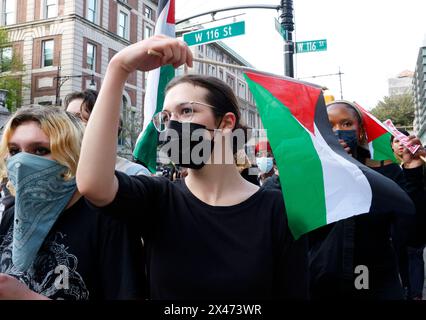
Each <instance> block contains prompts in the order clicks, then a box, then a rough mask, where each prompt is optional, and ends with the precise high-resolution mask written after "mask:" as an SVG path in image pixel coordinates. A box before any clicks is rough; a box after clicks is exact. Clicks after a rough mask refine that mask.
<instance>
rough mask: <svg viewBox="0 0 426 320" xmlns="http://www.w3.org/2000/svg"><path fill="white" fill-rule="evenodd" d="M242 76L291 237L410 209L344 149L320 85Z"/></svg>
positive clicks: (400, 196)
mask: <svg viewBox="0 0 426 320" xmlns="http://www.w3.org/2000/svg"><path fill="white" fill-rule="evenodd" d="M245 77H246V80H247V82H248V84H249V87H250V90H251V92H252V94H253V96H254V98H255V101H256V105H257V108H258V110H259V114H260V117H261V119H262V123H263V125H264V127H265V129H266V130H267V136H268V140H269V142H270V145H271V147H272V151H273V153H274V157H275V160H276V162H277V166H278V170H279V174H280V182H281V187H282V191H283V197H284V202H285V206H286V211H287V216H288V221H289V227H290V229H291V231H292V233H293V236H294V237H295V238H298V237H299V236H300V235H302V234H304V233H306V232H309V231H311V230H314V229H316V228H318V227H321V226H323V225H326V224H329V223H332V222H335V221H338V220H341V219H345V218H348V217H351V216H354V215H359V214H362V213H367V212H375V213H380V212H384V213H389V212H396V211H397V210H400V211H403V210H405V211H407V210H408V209H409V208H410V203H411V202H410V200H409V198H408V196H407V195H406V194H405V192H403V191H402V189H400V188H399V187H398V185H397V184H395V183H394V182H393V181H391V180H390V179H388V178H386V177H384V176H382V175H381V174H379V173H377V172H375V171H373V170H371V169H369V168H367V167H366V166H364V165H362V164H361V163H359V162H358V161H356V160H355V159H354V158H352V157H351V156H349V155H348V154H347V153H346V152H345V151H344V149H343V148H342V146H341V145H340V144H339V142H338V140H337V138H336V136H335V135H334V134H333V131H332V129H331V126H330V124H329V121H328V116H327V110H326V106H325V103H324V98H323V95H322V90H321V87H319V86H316V85H312V84H308V83H304V82H299V81H296V80H294V79H292V78H282V77H276V76H267V75H262V74H258V73H253V72H246V74H245ZM411 206H412V205H411ZM407 208H408V209H407Z"/></svg>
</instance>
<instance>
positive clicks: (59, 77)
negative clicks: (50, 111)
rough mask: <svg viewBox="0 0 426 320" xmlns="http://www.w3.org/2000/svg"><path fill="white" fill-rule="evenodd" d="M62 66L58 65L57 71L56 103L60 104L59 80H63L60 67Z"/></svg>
mask: <svg viewBox="0 0 426 320" xmlns="http://www.w3.org/2000/svg"><path fill="white" fill-rule="evenodd" d="M60 68H61V67H60V66H59V65H58V71H57V72H56V77H55V78H56V101H55V105H56V106H59V82H60V81H61V75H60V70H61V69H60Z"/></svg>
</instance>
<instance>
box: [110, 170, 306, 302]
mask: <svg viewBox="0 0 426 320" xmlns="http://www.w3.org/2000/svg"><path fill="white" fill-rule="evenodd" d="M116 176H117V178H118V180H119V189H118V192H117V195H116V198H115V199H114V201H113V202H112V203H111V204H110V205H109V206H107V208H106V209H107V210H108V211H109V212H110V213H111V214H115V215H120V216H123V215H124V217H125V218H126V219H128V220H129V221H131V222H132V224H134V225H138V226H139V229H140V232H141V235H142V237H143V239H144V242H145V247H146V250H147V272H148V279H149V285H150V296H151V298H153V299H215V298H216V299H262V298H266V299H267V298H277V297H284V298H302V299H305V298H307V295H308V290H307V260H306V259H307V257H306V249H307V248H306V242H304V241H297V242H295V241H294V239H293V237H292V235H291V233H290V231H289V229H288V224H287V216H286V214H285V208H284V202H283V198H282V195H281V193H280V192H277V191H274V190H266V189H263V188H260V189H259V190H258V191H257V192H256V193H255V194H254V195H252V196H251V197H250V198H248V199H247V200H245V201H243V202H242V203H240V204H237V205H233V206H227V207H221V206H211V205H208V204H206V203H204V202H202V201H201V200H199V199H198V198H197V197H195V196H194V195H193V194H192V193H191V192H190V190H189V189H188V188H187V187H186V185H185V181H184V180H178V181H175V182H170V181H169V180H167V179H164V178H162V177H146V176H127V175H124V174H122V173H120V172H116Z"/></svg>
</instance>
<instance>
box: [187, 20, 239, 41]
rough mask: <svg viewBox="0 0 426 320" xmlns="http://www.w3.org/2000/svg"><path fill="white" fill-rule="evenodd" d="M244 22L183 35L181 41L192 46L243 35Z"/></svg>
mask: <svg viewBox="0 0 426 320" xmlns="http://www.w3.org/2000/svg"><path fill="white" fill-rule="evenodd" d="M244 32H245V23H244V21H240V22H235V23H231V24H227V25H224V26H220V27H215V28H210V29H203V30H199V31H194V32H190V33H185V34H184V35H183V41H185V42H186V43H187V44H188V46H194V45H198V44H202V43H208V42H214V41H218V40H221V39H225V38H230V37H235V36H239V35H242V34H244Z"/></svg>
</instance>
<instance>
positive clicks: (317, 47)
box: [296, 39, 327, 53]
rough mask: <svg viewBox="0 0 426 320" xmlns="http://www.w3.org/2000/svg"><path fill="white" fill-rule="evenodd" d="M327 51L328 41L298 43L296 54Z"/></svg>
mask: <svg viewBox="0 0 426 320" xmlns="http://www.w3.org/2000/svg"><path fill="white" fill-rule="evenodd" d="M326 50H327V39H322V40H311V41H301V42H296V53H304V52H317V51H326Z"/></svg>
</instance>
